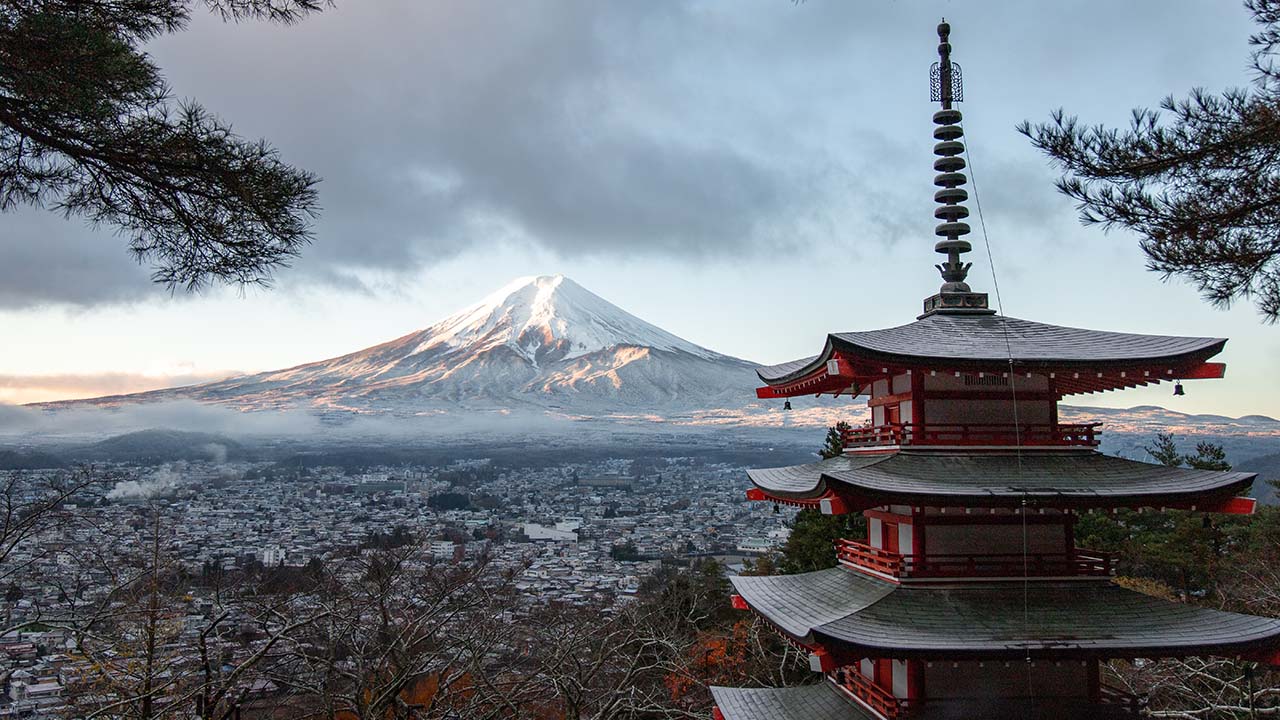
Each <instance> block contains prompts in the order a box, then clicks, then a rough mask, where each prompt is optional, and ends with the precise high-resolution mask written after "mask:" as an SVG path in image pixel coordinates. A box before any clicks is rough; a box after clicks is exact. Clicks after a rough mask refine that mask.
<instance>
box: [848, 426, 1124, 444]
mask: <svg viewBox="0 0 1280 720" xmlns="http://www.w3.org/2000/svg"><path fill="white" fill-rule="evenodd" d="M1100 427H1102V423H1076V424H1048V425H1028V424H1024V425H1014V424H1012V423H1010V424H981V423H967V424H926V423H920V424H913V423H889V424H887V425H875V426H872V425H864V426H861V427H855V428H851V429H849V430H847V431H845V433H844V446H845V447H846V448H858V447H877V446H883V445H964V446H971V445H998V446H1005V445H1038V446H1043V445H1048V446H1065V447H1096V446H1097V445H1098V443H1099V442H1101V441H1100V440H1099V438H1098V436H1099V435H1101V434H1102V431H1101V430H1099V428H1100Z"/></svg>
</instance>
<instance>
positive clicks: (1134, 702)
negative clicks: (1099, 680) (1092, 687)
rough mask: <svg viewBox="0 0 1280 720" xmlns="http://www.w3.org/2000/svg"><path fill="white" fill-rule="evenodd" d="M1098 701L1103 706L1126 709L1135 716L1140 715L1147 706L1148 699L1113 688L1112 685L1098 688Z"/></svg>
mask: <svg viewBox="0 0 1280 720" xmlns="http://www.w3.org/2000/svg"><path fill="white" fill-rule="evenodd" d="M1098 701H1099V702H1101V703H1102V704H1103V705H1111V706H1114V707H1121V708H1124V709H1125V710H1126V711H1128V712H1129V713H1131V714H1133V715H1135V716H1136V715H1138V714H1140V713H1141V712H1142V709H1143V708H1144V707H1146V706H1147V699H1146V698H1145V697H1142V696H1141V695H1134V694H1133V693H1131V692H1127V691H1125V690H1120V689H1118V688H1113V687H1111V686H1110V685H1100V686H1098Z"/></svg>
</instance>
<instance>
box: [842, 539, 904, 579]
mask: <svg viewBox="0 0 1280 720" xmlns="http://www.w3.org/2000/svg"><path fill="white" fill-rule="evenodd" d="M836 558H838V559H839V560H840V562H842V563H844V564H846V565H856V566H858V567H861V568H865V569H867V570H875V571H876V572H878V573H883V574H885V575H889V576H891V577H895V578H900V577H903V571H904V570H905V563H904V562H903V556H902V555H899V554H898V553H895V552H889V551H888V550H881V549H880V548H877V547H872V546H870V545H868V544H867V543H862V542H858V541H857V540H845V539H843V538H839V539H837V540H836Z"/></svg>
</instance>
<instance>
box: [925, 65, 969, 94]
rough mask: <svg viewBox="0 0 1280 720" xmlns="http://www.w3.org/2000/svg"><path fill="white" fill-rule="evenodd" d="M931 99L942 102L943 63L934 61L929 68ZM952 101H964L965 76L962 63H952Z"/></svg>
mask: <svg viewBox="0 0 1280 720" xmlns="http://www.w3.org/2000/svg"><path fill="white" fill-rule="evenodd" d="M929 100H931V101H932V102H942V65H941V64H939V63H934V64H933V67H931V68H929ZM951 102H964V77H963V75H962V73H961V72H960V63H957V62H953V63H951Z"/></svg>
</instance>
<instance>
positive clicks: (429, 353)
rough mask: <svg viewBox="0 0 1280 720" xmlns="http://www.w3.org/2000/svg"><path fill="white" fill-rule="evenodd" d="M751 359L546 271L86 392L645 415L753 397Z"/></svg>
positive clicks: (258, 403) (276, 405) (408, 408)
mask: <svg viewBox="0 0 1280 720" xmlns="http://www.w3.org/2000/svg"><path fill="white" fill-rule="evenodd" d="M754 367H755V366H754V365H753V364H752V363H749V362H746V361H743V360H739V359H737V358H733V357H729V356H727V355H721V354H719V353H716V352H713V351H711V350H708V349H706V348H704V347H701V346H698V345H695V344H694V343H691V342H689V341H687V340H683V339H681V338H679V337H676V336H675V335H672V334H671V333H669V332H667V331H665V330H663V329H661V328H659V327H656V326H654V325H652V324H650V323H647V322H645V321H644V320H641V319H640V318H638V317H636V316H634V315H632V314H630V313H628V312H626V311H624V310H622V309H621V308H619V307H617V306H615V305H613V304H611V303H609V302H608V301H606V300H604V299H603V298H601V297H599V296H597V295H595V294H594V293H592V292H590V291H588V290H586V289H585V288H583V287H582V286H580V285H578V284H577V283H575V282H573V281H572V280H570V279H568V278H566V277H564V276H562V275H556V276H542V277H527V278H520V279H518V280H515V281H514V282H512V283H510V284H508V285H507V286H505V287H503V288H501V289H500V290H498V291H497V292H494V293H493V294H492V295H490V296H489V297H486V298H485V299H484V300H482V301H480V302H479V303H477V304H475V305H472V306H471V307H468V308H466V309H464V310H462V311H461V312H459V313H457V314H455V315H453V316H451V317H448V318H445V319H444V320H442V321H440V322H438V323H436V324H434V325H432V326H430V327H428V328H426V329H424V330H420V331H418V332H415V333H411V334H409V335H406V336H404V337H401V338H399V339H396V340H392V341H390V342H387V343H383V344H381V345H375V346H374V347H371V348H367V349H365V350H360V351H358V352H354V353H351V354H348V355H343V356H341V357H336V358H332V359H330V360H323V361H320V362H314V363H308V364H306V365H299V366H297V367H293V368H288V369H285V370H277V371H272V372H264V373H259V374H256V375H247V376H243V377H236V378H231V379H228V380H224V381H221V382H216V383H210V384H206V385H196V386H191V387H184V388H174V389H170V390H160V391H154V392H148V393H138V394H135V395H125V396H117V397H111V398H99V399H98V400H96V401H94V402H95V403H96V404H102V405H115V404H122V403H129V402H133V401H157V400H170V399H182V398H190V399H195V400H200V401H203V402H214V403H219V404H224V405H230V406H233V407H236V408H239V409H245V410H252V409H286V408H288V409H295V408H309V409H314V410H322V411H328V410H347V411H352V412H357V413H378V412H394V413H432V412H439V411H441V410H450V409H456V408H471V409H507V408H512V409H518V408H530V409H536V408H543V409H559V410H562V411H564V412H566V413H569V414H591V415H598V414H613V415H644V414H648V413H655V412H657V413H668V412H672V411H675V412H679V411H682V410H686V409H706V408H717V407H740V406H742V405H744V404H746V403H747V402H750V401H751V400H752V399H753V398H754V393H753V392H752V388H753V387H754V386H755V384H756V378H755V374H754V372H752V370H753V368H754Z"/></svg>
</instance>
